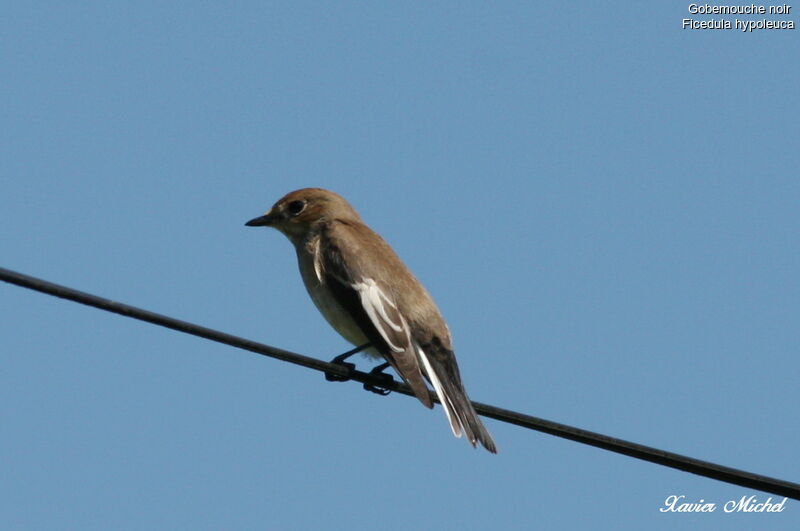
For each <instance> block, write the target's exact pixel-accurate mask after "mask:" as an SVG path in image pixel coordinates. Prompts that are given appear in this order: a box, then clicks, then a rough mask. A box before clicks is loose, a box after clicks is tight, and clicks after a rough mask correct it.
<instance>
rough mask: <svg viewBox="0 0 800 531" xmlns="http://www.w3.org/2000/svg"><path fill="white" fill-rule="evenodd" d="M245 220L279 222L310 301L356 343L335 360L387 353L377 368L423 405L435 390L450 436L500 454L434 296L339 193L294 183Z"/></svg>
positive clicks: (430, 405)
mask: <svg viewBox="0 0 800 531" xmlns="http://www.w3.org/2000/svg"><path fill="white" fill-rule="evenodd" d="M245 225H247V226H248V227H272V228H274V229H277V230H278V231H280V232H281V233H283V234H284V235H285V236H286V237H287V238H288V239H289V241H290V242H291V243H292V244H293V245H294V248H295V251H296V254H297V261H298V265H299V268H300V275H301V277H302V279H303V283H304V284H305V287H306V290H307V291H308V294H309V295H310V297H311V300H312V301H313V302H314V304H315V306H316V307H317V309H318V310H319V312H320V313H321V314H322V316H323V317H324V318H325V320H326V321H327V322H328V323H329V324H330V325H331V327H332V328H333V329H334V330H336V331H337V332H338V333H339V334H340V335H341V336H342V337H343V338H344V339H345V340H347V341H348V342H350V343H352V344H353V345H356V346H357V347H359V348H356V349H354V350H353V351H350V352H348V353H345V354H344V355H342V356H340V357H337V358H336V360H340V359H341V358H342V357H343V356H347V355H350V353H353V352H356V351H359V350H364V353H365V354H366V355H367V356H369V357H372V358H375V359H381V358H382V359H384V360H385V363H384V364H383V365H381V366H379V367H377V368H376V369H379V368H385V367H386V366H387V365H390V366H391V367H392V368H393V369H394V370H395V372H396V373H397V374H399V375H400V377H402V378H403V380H404V381H405V382H406V383H407V384H408V386H409V387H410V388H411V390H412V391H413V393H414V395H415V396H416V398H417V399H419V401H420V402H422V404H423V405H425V406H426V407H428V408H433V399H432V393H433V394H435V395H436V397H437V398H438V400H439V403H440V404H441V405H442V409H443V410H444V413H445V415H446V417H447V420H448V422H449V424H450V428H451V430H452V432H453V435H455V436H456V437H461V436H462V434H463V435H465V436H466V439H467V441H468V442H469V443H470V444H471V445H472V446H473V447H476V446H477V443H480V444H481V445H482V446H483V447H484V448H485V449H486V450H488V451H489V452H491V453H497V447H496V446H495V443H494V441H493V440H492V436H491V435H490V434H489V432H488V430H487V429H486V428H485V427H484V425H483V423H482V422H481V420H480V418H479V417H478V414H477V413H476V411H475V408H474V407H473V405H472V402H471V401H470V399H469V398H468V396H467V393H466V391H465V389H464V385H463V383H462V381H461V375H460V372H459V369H458V364H457V362H456V358H455V354H454V352H453V347H452V340H451V336H450V330H449V329H448V327H447V324H446V322H445V320H444V318H443V317H442V315H441V313H440V311H439V309H438V307H437V306H436V303H435V302H434V301H433V298H432V297H431V295H430V294H429V293H428V291H427V290H426V289H425V287H423V285H422V284H421V283H420V282H419V281H418V280H417V279H416V277H415V276H414V275H413V274H412V273H411V271H410V270H409V269H408V268H407V267H406V265H405V264H404V263H403V262H402V260H401V259H400V257H399V256H398V255H397V253H395V251H394V250H393V249H392V248H391V247H390V246H389V244H388V243H386V241H385V240H384V239H383V238H382V237H381V236H380V235H378V234H377V233H376V232H374V231H373V230H372V229H370V228H369V227H368V226H367V225H366V224H365V223H364V222H363V221H362V219H361V217H360V216H359V214H358V213H357V212H356V211H355V209H354V208H353V207H352V206H350V204H349V203H348V202H347V201H346V200H345V199H344V198H343V197H342V196H340V195H338V194H336V193H334V192H331V191H329V190H325V189H322V188H303V189H300V190H295V191H293V192H289V193H288V194H286V195H285V196H283V197H282V198H281V199H279V200H278V201H277V202H276V203H275V204H274V205H273V206H272V208H270V209H269V210H268V211H267V212H266V213H265V214H264V215H262V216H259V217H256V218H254V219H251V220H250V221H248V222H247V223H245ZM387 376H388V375H387ZM426 381H427V382H428V383H429V384H430V386H431V387H432V388H433V391H431V389H430V388H429V387H428V385H427V384H426Z"/></svg>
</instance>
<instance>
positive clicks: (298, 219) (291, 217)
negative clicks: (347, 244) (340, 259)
mask: <svg viewBox="0 0 800 531" xmlns="http://www.w3.org/2000/svg"><path fill="white" fill-rule="evenodd" d="M333 219H341V220H345V221H347V220H356V221H357V220H359V216H358V214H357V213H356V211H355V210H353V207H351V206H350V204H349V203H348V202H347V201H345V200H344V198H343V197H341V196H340V195H339V194H335V193H333V192H331V191H328V190H323V189H322V188H303V189H301V190H295V191H294V192H289V193H288V194H286V195H285V196H283V197H282V198H280V199H278V201H277V202H276V203H275V204H274V205H272V208H270V209H269V210H268V211H267V213H266V214H264V215H263V216H259V217H257V218H254V219H251V220H250V221H248V222H247V223H245V225H247V226H248V227H273V228H275V229H278V230H279V231H281V232H282V233H284V234H285V235H286V236H287V237H288V238H289V239H290V240H293V241H295V240H299V239H302V238H304V237H305V236H306V235H308V234H309V233H311V232H314V231H315V230H317V229H318V228H320V227H321V226H322V225H324V224H325V223H327V222H328V221H331V220H333Z"/></svg>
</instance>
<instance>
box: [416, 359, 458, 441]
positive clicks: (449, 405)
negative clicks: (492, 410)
mask: <svg viewBox="0 0 800 531" xmlns="http://www.w3.org/2000/svg"><path fill="white" fill-rule="evenodd" d="M417 353H418V354H419V359H420V360H421V361H422V367H423V368H424V369H425V375H426V376H427V377H428V379H429V380H430V381H431V383H432V384H433V390H434V391H436V396H437V397H438V398H439V403H440V404H442V409H444V414H445V415H447V422H449V423H450V429H451V430H453V435H455V436H456V437H461V424H462V421H461V417H459V416H458V410H457V409H456V407H455V405H453V401H452V400H450V397H449V396H447V395H446V394H445V392H444V387H443V386H442V382H441V380H439V377H438V376H437V375H436V371H434V370H433V367H431V362H430V361H428V356H427V355H426V354H425V351H424V350H422V349H421V348H420V347H419V346H417Z"/></svg>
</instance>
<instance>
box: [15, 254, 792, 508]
mask: <svg viewBox="0 0 800 531" xmlns="http://www.w3.org/2000/svg"><path fill="white" fill-rule="evenodd" d="M0 280H4V281H6V282H9V283H11V284H16V285H17V286H21V287H23V288H29V289H32V290H35V291H40V292H42V293H46V294H48V295H53V296H56V297H61V298H62V299H68V300H71V301H75V302H79V303H81V304H86V305H88V306H93V307H95V308H99V309H101V310H106V311H109V312H113V313H118V314H120V315H124V316H126V317H131V318H133V319H139V320H140V321H147V322H148V323H153V324H157V325H160V326H165V327H167V328H171V329H173V330H177V331H179V332H184V333H187V334H192V335H195V336H199V337H203V338H205V339H210V340H211V341H217V342H219V343H225V344H226V345H231V346H233V347H237V348H241V349H245V350H249V351H251V352H255V353H256V354H261V355H264V356H269V357H272V358H277V359H279V360H282V361H288V362H290V363H294V364H297V365H302V366H303V367H308V368H310V369H314V370H317V371H321V372H324V373H326V374H329V375H334V376H338V377H342V378H347V379H351V380H355V381H357V382H362V383H365V384H370V385H373V386H376V387H382V388H386V389H391V390H392V391H395V392H398V393H402V394H404V395H409V396H414V394H413V393H412V392H411V390H410V389H409V388H408V386H406V385H405V384H403V383H401V382H397V381H386V380H385V379H384V378H381V376H379V375H374V374H370V373H366V372H362V371H358V370H354V369H348V368H347V367H345V366H343V365H340V364H334V363H328V362H326V361H322V360H318V359H316V358H311V357H308V356H303V355H301V354H295V353H294V352H289V351H287V350H282V349H279V348H275V347H271V346H269V345H264V344H263V343H257V342H255V341H250V340H248V339H244V338H240V337H237V336H233V335H230V334H226V333H224V332H219V331H217V330H212V329H211V328H206V327H203V326H198V325H196V324H192V323H188V322H186V321H181V320H179V319H173V318H172V317H167V316H165V315H160V314H157V313H153V312H149V311H147V310H142V309H140V308H136V307H134V306H129V305H127V304H123V303H121V302H116V301H112V300H109V299H104V298H102V297H98V296H96V295H91V294H89V293H84V292H82V291H78V290H74V289H72V288H68V287H65V286H60V285H58V284H53V283H52V282H47V281H45V280H41V279H38V278H35V277H31V276H28V275H23V274H22V273H17V272H15V271H11V270H9V269H4V268H0ZM473 404H474V406H475V410H476V411H477V412H478V413H480V414H481V415H483V416H485V417H489V418H493V419H495V420H499V421H501V422H508V423H510V424H516V425H517V426H522V427H523V428H528V429H531V430H536V431H540V432H543V433H548V434H550V435H555V436H557V437H561V438H564V439H569V440H571V441H576V442H579V443H583V444H588V445H590V446H596V447H597V448H602V449H604V450H609V451H611V452H616V453H618V454H623V455H627V456H630V457H635V458H636V459H642V460H644V461H650V462H651V463H656V464H659V465H663V466H667V467H670V468H676V469H678V470H683V471H685V472H691V473H692V474H697V475H699V476H705V477H708V478H712V479H717V480H719V481H724V482H726V483H732V484H734V485H739V486H742V487H748V488H752V489H756V490H760V491H764V492H769V493H772V494H777V495H779V496H785V497H787V498H792V499H794V500H800V485H798V484H797V483H792V482H789V481H784V480H781V479H775V478H770V477H767V476H762V475H759V474H753V473H751V472H745V471H743V470H737V469H735V468H729V467H726V466H721V465H717V464H714V463H709V462H708V461H701V460H699V459H694V458H691V457H687V456H684V455H679V454H674V453H672V452H666V451H664V450H659V449H658V448H652V447H650V446H643V445H641V444H636V443H632V442H629V441H625V440H622V439H616V438H614V437H609V436H607V435H602V434H600V433H594V432H591V431H586V430H582V429H579V428H574V427H572V426H567V425H565V424H559V423H557V422H551V421H549V420H545V419H540V418H538V417H532V416H530V415H525V414H522V413H517V412H516V411H510V410H508V409H502V408H499V407H495V406H490V405H487V404H481V403H480V402H473Z"/></svg>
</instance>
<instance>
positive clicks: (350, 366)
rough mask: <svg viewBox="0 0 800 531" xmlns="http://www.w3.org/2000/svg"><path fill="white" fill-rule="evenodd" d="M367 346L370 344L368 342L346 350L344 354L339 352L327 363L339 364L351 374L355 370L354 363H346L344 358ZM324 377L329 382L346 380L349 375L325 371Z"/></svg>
mask: <svg viewBox="0 0 800 531" xmlns="http://www.w3.org/2000/svg"><path fill="white" fill-rule="evenodd" d="M369 346H370V344H369V343H367V344H366V345H361V346H360V347H356V348H354V349H351V350H348V351H347V352H345V353H344V354H339V355H338V356H336V357H335V358H333V359H332V360H331V361H330V362H329V363H333V364H334V365H341V366H342V367H344V368H345V369H346V370H347V373H348V374H352V373H353V371H354V370H356V364H355V363H347V362H346V361H344V360H346V359H347V358H349V357H350V356H352V355H353V354H357V353H359V352H361V351H362V350H364V349H366V348H369ZM325 379H326V380H328V381H329V382H346V381H347V380H349V379H350V377H349V376H340V375H338V374H333V373H330V372H326V373H325Z"/></svg>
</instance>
